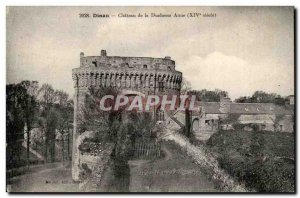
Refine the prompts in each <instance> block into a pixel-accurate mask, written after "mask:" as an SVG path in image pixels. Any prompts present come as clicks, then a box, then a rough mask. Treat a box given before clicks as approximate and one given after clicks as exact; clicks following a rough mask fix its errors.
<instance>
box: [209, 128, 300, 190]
mask: <svg viewBox="0 0 300 198" xmlns="http://www.w3.org/2000/svg"><path fill="white" fill-rule="evenodd" d="M207 147H209V148H210V149H211V150H212V151H213V152H215V153H216V154H217V155H218V161H219V163H220V165H221V167H222V168H224V169H225V170H226V171H228V173H229V174H230V175H232V176H233V177H235V178H236V179H237V180H238V181H240V182H241V183H242V184H245V185H246V187H249V188H252V189H256V190H257V191H259V192H294V190H295V163H294V134H290V133H274V132H247V131H221V132H218V133H216V134H214V135H213V136H212V137H211V138H210V139H209V140H208V142H207Z"/></svg>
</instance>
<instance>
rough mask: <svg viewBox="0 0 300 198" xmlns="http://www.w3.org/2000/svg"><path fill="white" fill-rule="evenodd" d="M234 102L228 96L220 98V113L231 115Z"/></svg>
mask: <svg viewBox="0 0 300 198" xmlns="http://www.w3.org/2000/svg"><path fill="white" fill-rule="evenodd" d="M231 103H232V101H231V100H230V98H229V97H228V96H227V94H224V96H221V97H220V109H219V110H220V112H222V113H229V112H230V104H231Z"/></svg>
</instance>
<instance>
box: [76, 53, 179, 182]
mask: <svg viewBox="0 0 300 198" xmlns="http://www.w3.org/2000/svg"><path fill="white" fill-rule="evenodd" d="M72 77H73V81H74V89H75V94H74V132H73V154H72V155H73V156H72V159H73V162H72V165H73V169H72V170H73V173H72V174H73V179H74V180H78V176H77V175H76V167H78V149H77V148H76V146H77V145H76V140H77V137H78V136H79V134H78V117H79V116H80V115H79V114H80V111H79V109H80V107H81V106H82V105H83V103H84V98H85V94H86V92H87V91H88V89H89V88H90V87H95V88H100V87H112V88H116V89H118V90H121V91H122V92H124V93H130V94H131V95H132V94H136V95H138V94H139V93H142V94H145V95H149V94H156V95H162V94H172V95H179V94H180V88H181V82H182V73H181V72H179V71H176V70H175V61H173V60H171V57H169V56H166V57H164V58H151V57H120V56H107V53H106V50H101V52H100V56H85V55H84V53H83V52H81V53H80V67H78V68H75V69H73V70H72Z"/></svg>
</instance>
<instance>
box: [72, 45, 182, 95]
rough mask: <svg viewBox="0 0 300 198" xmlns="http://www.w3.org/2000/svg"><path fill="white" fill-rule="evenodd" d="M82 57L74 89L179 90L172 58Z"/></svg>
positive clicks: (102, 53)
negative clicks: (92, 87)
mask: <svg viewBox="0 0 300 198" xmlns="http://www.w3.org/2000/svg"><path fill="white" fill-rule="evenodd" d="M100 55H101V56H84V53H83V52H81V53H80V67H79V68H75V69H73V80H74V87H75V88H83V89H85V88H88V87H91V86H94V87H113V88H118V89H126V90H135V91H139V92H142V93H145V94H146V93H152V92H154V91H155V90H157V91H158V92H161V93H174V94H178V93H179V91H180V88H181V81H182V73H181V72H179V71H176V70H175V61H173V60H171V57H168V56H167V57H165V58H150V57H120V56H107V53H106V51H105V50H101V53H100Z"/></svg>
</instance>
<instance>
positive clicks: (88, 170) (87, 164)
mask: <svg viewBox="0 0 300 198" xmlns="http://www.w3.org/2000/svg"><path fill="white" fill-rule="evenodd" d="M88 147H89V149H88V150H89V151H88V152H81V153H80V166H81V174H82V175H83V176H82V177H83V178H82V183H81V184H80V190H81V191H85V192H97V191H99V186H100V184H101V179H102V176H103V172H104V170H105V168H106V166H107V165H108V162H109V160H110V155H111V152H112V150H113V145H111V144H105V143H88Z"/></svg>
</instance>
